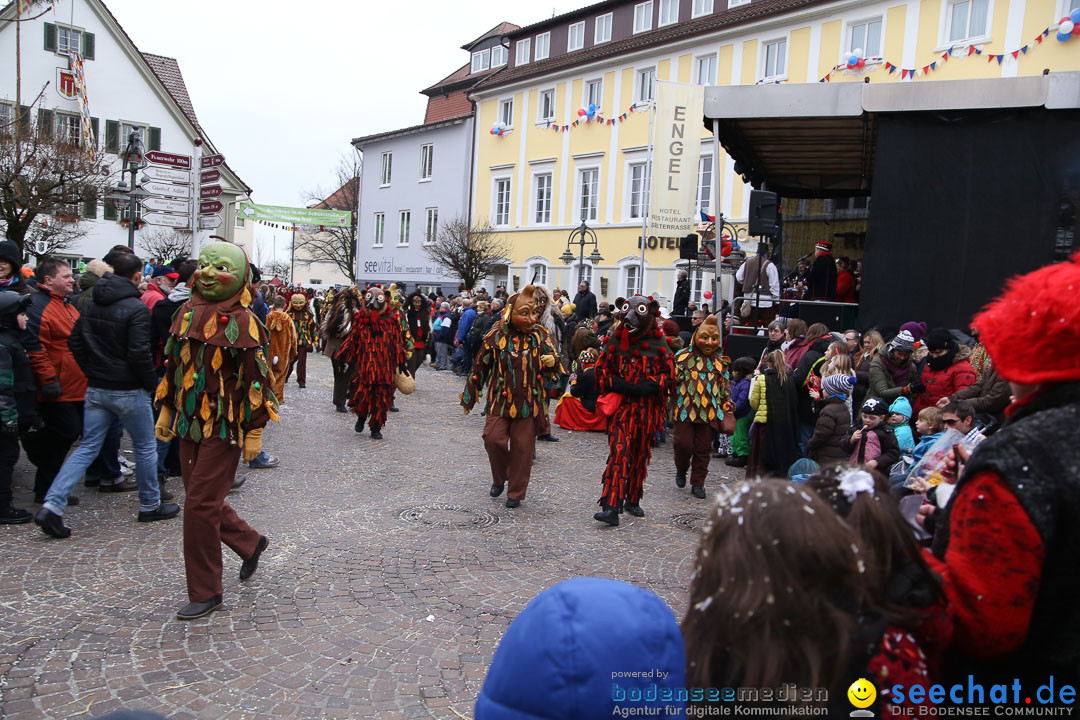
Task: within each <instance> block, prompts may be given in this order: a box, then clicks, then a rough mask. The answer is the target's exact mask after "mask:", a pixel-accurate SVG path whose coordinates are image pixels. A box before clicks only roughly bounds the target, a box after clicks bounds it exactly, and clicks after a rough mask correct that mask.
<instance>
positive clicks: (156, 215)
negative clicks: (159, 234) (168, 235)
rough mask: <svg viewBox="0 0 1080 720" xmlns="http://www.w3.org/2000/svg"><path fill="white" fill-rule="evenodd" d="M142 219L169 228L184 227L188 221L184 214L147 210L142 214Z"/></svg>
mask: <svg viewBox="0 0 1080 720" xmlns="http://www.w3.org/2000/svg"><path fill="white" fill-rule="evenodd" d="M142 220H143V222H145V223H149V224H150V225H161V226H164V227H171V228H186V227H188V225H190V224H191V223H190V221H189V219H188V217H187V216H186V215H170V214H169V213H163V212H148V213H143V214H142Z"/></svg>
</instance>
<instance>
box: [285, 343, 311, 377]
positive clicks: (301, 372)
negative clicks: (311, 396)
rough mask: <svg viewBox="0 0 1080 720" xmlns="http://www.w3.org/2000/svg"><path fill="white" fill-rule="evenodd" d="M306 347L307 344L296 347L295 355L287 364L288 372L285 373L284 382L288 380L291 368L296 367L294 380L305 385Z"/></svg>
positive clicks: (290, 375)
mask: <svg viewBox="0 0 1080 720" xmlns="http://www.w3.org/2000/svg"><path fill="white" fill-rule="evenodd" d="M307 347H308V346H307V345H301V346H299V347H298V348H297V349H296V357H295V358H294V359H293V361H292V363H290V364H289V372H288V374H287V375H285V382H289V378H290V377H292V371H293V368H296V382H298V383H300V384H301V385H307Z"/></svg>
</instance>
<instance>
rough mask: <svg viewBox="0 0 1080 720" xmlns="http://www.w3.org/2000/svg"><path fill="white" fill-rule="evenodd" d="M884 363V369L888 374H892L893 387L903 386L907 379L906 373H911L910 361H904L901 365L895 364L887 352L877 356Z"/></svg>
mask: <svg viewBox="0 0 1080 720" xmlns="http://www.w3.org/2000/svg"><path fill="white" fill-rule="evenodd" d="M879 357H880V358H881V359H882V361H883V362H884V363H885V369H886V370H888V371H889V375H890V376H892V379H893V386H894V387H903V386H904V384H905V382H906V381H907V379H908V375H909V374H910V373H911V361H908V362H906V363H904V364H903V365H896V364H894V363H893V361H892V358H891V357H889V354H888V353H885V354H883V355H880V356H879Z"/></svg>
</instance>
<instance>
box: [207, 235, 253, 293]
mask: <svg viewBox="0 0 1080 720" xmlns="http://www.w3.org/2000/svg"><path fill="white" fill-rule="evenodd" d="M247 271H248V262H247V256H246V255H244V251H243V249H241V248H240V247H239V246H237V245H233V244H232V243H227V242H214V243H210V244H209V245H207V246H206V247H204V248H203V249H202V252H200V253H199V265H198V269H197V270H196V271H195V289H196V290H197V291H198V293H199V295H201V296H202V297H203V298H205V299H206V300H209V301H210V302H221V301H222V300H228V299H229V298H231V297H232V296H234V295H236V294H237V293H238V292H240V290H242V289H243V287H244V280H245V278H246V277H247Z"/></svg>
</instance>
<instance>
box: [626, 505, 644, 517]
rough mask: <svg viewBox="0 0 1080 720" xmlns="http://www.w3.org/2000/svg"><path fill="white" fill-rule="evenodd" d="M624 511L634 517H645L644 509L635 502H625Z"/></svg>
mask: <svg viewBox="0 0 1080 720" xmlns="http://www.w3.org/2000/svg"><path fill="white" fill-rule="evenodd" d="M626 512H628V513H630V514H631V515H633V516H634V517H645V511H644V510H642V509H641V506H640V505H638V504H637V503H626Z"/></svg>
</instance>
